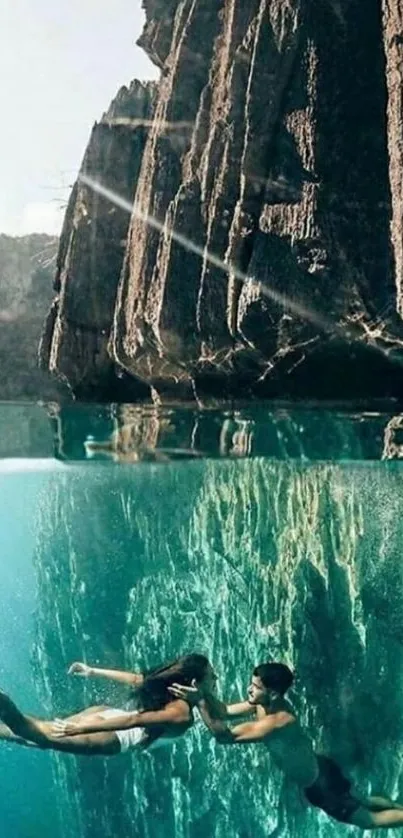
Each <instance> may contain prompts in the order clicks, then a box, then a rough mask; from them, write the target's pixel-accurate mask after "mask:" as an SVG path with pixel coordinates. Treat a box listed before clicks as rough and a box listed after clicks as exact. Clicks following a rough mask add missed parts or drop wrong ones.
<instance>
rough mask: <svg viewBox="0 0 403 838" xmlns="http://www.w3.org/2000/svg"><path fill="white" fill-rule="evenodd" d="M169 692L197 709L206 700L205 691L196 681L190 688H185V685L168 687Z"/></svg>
mask: <svg viewBox="0 0 403 838" xmlns="http://www.w3.org/2000/svg"><path fill="white" fill-rule="evenodd" d="M168 692H170V693H171V695H174V696H175V698H181V699H182V701H187V703H188V704H191V705H192V707H195V706H196V705H197V704H199V702H200V701H201V700H202V698H204V692H203V689H202V687H200V686H197V685H196V681H195V679H193V681H192V682H191V686H190V687H187V686H185V684H172V687H168Z"/></svg>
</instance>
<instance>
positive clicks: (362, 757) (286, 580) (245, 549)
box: [36, 458, 403, 838]
mask: <svg viewBox="0 0 403 838" xmlns="http://www.w3.org/2000/svg"><path fill="white" fill-rule="evenodd" d="M400 483H401V475H400V468H399V464H398V463H374V462H372V463H360V464H353V463H351V464H349V465H348V464H347V463H344V464H343V465H337V464H320V463H318V464H316V465H314V464H311V465H308V464H306V463H305V464H304V463H301V462H300V463H298V462H275V461H268V460H267V459H263V458H252V459H244V460H237V461H235V462H234V461H229V460H226V461H215V460H208V461H206V460H195V461H192V462H187V463H171V464H167V465H164V466H159V465H158V466H156V465H153V464H149V463H143V464H139V465H138V466H137V468H135V469H133V468H131V467H125V466H123V465H121V466H119V467H118V468H105V467H102V466H101V465H100V466H98V465H97V464H96V463H94V464H93V465H92V466H91V468H89V467H87V468H82V467H80V468H78V469H77V468H72V469H68V470H67V471H65V472H64V473H63V474H61V475H57V476H55V481H54V491H53V494H52V495H50V494H49V493H47V495H46V496H43V497H42V498H41V501H40V511H39V517H38V548H37V553H36V567H37V574H38V584H39V607H38V615H37V621H38V640H37V648H36V658H37V661H38V664H40V670H39V669H38V675H39V677H40V680H41V683H42V692H43V698H44V701H45V703H46V705H47V709H48V711H50V710H51V708H52V710H53V711H55V710H56V711H57V712H58V713H60V712H64V711H65V710H67V709H72V708H76V707H78V706H80V705H82V704H89V703H90V702H91V703H92V702H94V701H95V702H97V701H98V700H99V699H100V698H102V700H103V698H104V697H105V695H107V696H108V700H109V701H110V702H112V703H117V702H121V701H122V700H123V697H122V695H121V693H120V692H119V690H115V688H113V689H112V690H110V688H109V689H106V688H105V687H102V688H101V687H100V685H99V684H98V683H96V684H92V683H90V682H85V683H83V682H79V683H78V682H77V681H73V680H68V679H67V678H66V676H65V671H66V668H67V665H68V663H69V662H71V660H74V659H85V660H88V661H90V662H94V663H95V662H97V661H99V662H103V663H104V664H105V665H110V666H123V665H125V666H127V667H139V666H147V665H149V664H152V663H153V662H156V661H159V660H161V659H164V658H172V657H173V656H175V655H176V654H178V653H179V652H181V651H184V650H190V649H199V650H203V651H206V652H207V653H208V654H209V655H210V656H211V658H212V660H213V662H214V665H215V666H216V667H217V669H218V671H219V673H220V675H221V684H220V687H221V689H222V690H223V692H224V693H225V695H226V696H228V698H235V697H236V696H238V695H240V694H242V691H243V688H244V685H245V684H246V682H247V679H248V674H249V671H250V668H251V666H253V664H255V663H256V661H257V660H259V659H261V658H266V657H279V658H281V659H283V660H285V661H287V662H289V663H290V664H291V665H293V666H294V667H295V668H296V672H297V682H296V689H295V698H296V703H297V706H298V707H299V709H300V712H301V713H302V716H303V718H304V720H305V723H306V724H307V725H308V727H309V729H310V731H311V733H312V735H313V736H314V738H315V742H316V744H317V746H318V747H322V748H325V749H326V750H329V751H330V752H331V753H333V754H334V755H335V756H336V757H338V758H339V759H340V760H342V762H343V764H344V765H345V767H346V768H347V769H348V770H350V771H352V772H353V774H354V776H355V777H356V779H357V780H358V782H359V783H360V784H361V786H362V788H365V787H366V786H365V783H366V781H367V779H369V778H371V779H372V781H373V784H374V786H373V787H374V789H376V788H378V789H379V788H380V787H381V786H386V787H387V788H388V791H390V792H391V793H396V791H397V783H398V779H399V770H400V765H399V762H400V758H401V754H400V751H401V748H400V746H399V745H398V743H399V742H400V741H401V740H402V734H403V710H402V708H403V694H402V689H403V688H402V683H403V679H402V672H403V646H402V637H401V628H400V626H401V623H402V615H401V608H400V606H399V597H398V593H397V592H398V591H399V590H401V583H402V579H401V575H402V572H403V571H402V569H401V561H400V557H401V545H402V540H403V516H402V508H401V507H402V502H401V499H400V498H401V492H400ZM379 617H380V618H381V619H379ZM49 758H50V759H52V760H54V765H55V772H56V776H57V778H58V779H57V782H58V783H59V788H60V795H61V800H60V802H61V808H62V810H63V809H65V807H67V805H68V809H69V813H70V814H69V818H68V819H67V820H66V823H65V833H64V834H65V835H66V838H73V836H74V838H75V836H76V835H80V838H98V836H101V835H102V838H109V836H110V838H112V836H116V835H117V834H119V836H125V838H126V836H129V835H133V834H136V836H137V835H138V836H141V838H142V837H143V836H144V838H145V836H147V838H160V836H161V834H164V836H167V838H174V836H175V838H201V836H206V835H209V836H211V837H212V838H224V836H225V838H246V836H247V838H249V836H252V835H253V836H256V837H257V838H263V836H267V835H268V834H270V833H271V831H272V830H273V829H274V828H276V827H278V831H277V832H276V835H277V836H279V838H285V836H289V835H298V836H302V838H304V836H308V835H313V834H315V835H320V836H326V837H327V836H329V838H330V837H331V836H332V837H333V836H341V835H342V834H344V831H345V830H344V827H341V826H340V825H337V824H335V823H332V822H331V821H330V820H328V819H327V818H325V817H324V816H323V817H322V816H321V815H318V814H317V813H315V812H313V811H309V810H305V809H304V808H303V807H302V804H301V802H300V801H299V800H298V799H297V796H296V795H295V794H294V792H293V791H292V790H291V789H288V788H287V787H286V786H285V785H284V784H282V782H281V778H280V777H279V776H278V775H277V773H276V772H275V770H274V769H273V767H272V766H271V765H270V762H269V759H268V756H267V754H266V752H265V749H264V748H263V747H260V748H259V747H256V748H246V749H242V748H239V749H237V748H234V749H225V748H220V747H219V746H216V745H215V744H214V743H212V742H211V741H210V740H209V737H208V735H207V734H206V733H205V732H204V730H203V729H202V728H201V727H199V726H197V728H196V730H194V731H192V732H190V733H189V734H188V735H187V736H186V737H184V739H183V741H181V742H180V743H179V744H178V745H177V746H176V747H175V748H173V749H172V751H170V752H167V751H164V752H163V753H161V754H158V753H156V754H153V755H136V754H134V755H133V757H132V758H130V757H121V758H119V759H116V760H111V759H110V760H105V761H103V760H98V759H97V760H90V759H87V760H85V759H84V758H82V759H81V760H77V761H76V760H75V759H73V758H69V757H65V756H56V757H54V756H53V757H51V756H49ZM255 778H256V781H255ZM342 830H343V831H342Z"/></svg>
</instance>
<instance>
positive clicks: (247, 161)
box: [44, 0, 403, 400]
mask: <svg viewBox="0 0 403 838" xmlns="http://www.w3.org/2000/svg"><path fill="white" fill-rule="evenodd" d="M382 5H383V9H381V2H380V0H326V1H324V0H272V1H271V2H268V0H249V2H248V3H245V2H243V0H215V2H212V1H211V0H170V2H159V0H145V2H144V8H145V12H146V18H147V20H146V25H145V29H144V32H143V35H142V36H141V38H140V44H141V45H142V46H143V47H144V49H145V50H146V52H147V53H148V55H149V56H150V57H151V59H152V60H153V61H154V62H155V64H156V65H157V66H158V67H160V68H161V78H160V82H159V84H158V88H157V92H156V99H155V109H154V115H153V120H152V124H151V127H150V130H149V131H148V135H147V138H146V135H145V132H144V131H143V133H142V135H141V136H142V140H141V141H140V140H139V142H138V144H137V151H136V153H134V154H132V151H128V147H127V142H129V141H128V133H129V134H130V130H129V129H126V130H123V128H122V130H121V133H119V134H116V138H115V139H113V137H115V133H114V131H113V132H112V131H111V130H110V129H106V128H105V126H102V125H101V126H99V127H98V128H97V129H96V131H97V134H96V136H94V137H93V139H92V141H91V144H90V148H92V146H94V144H95V147H96V148H97V149H98V153H97V154H95V156H94V155H92V158H91V164H90V163H89V162H88V161H87V162H85V163H84V171H86V172H88V173H90V174H91V175H93V176H94V178H96V179H98V180H100V181H101V182H102V183H103V184H104V185H106V186H107V187H110V188H111V189H113V190H115V191H116V192H117V193H119V195H122V196H124V197H126V198H129V199H130V200H131V199H134V212H133V217H132V220H131V223H130V227H129V229H128V230H127V227H128V216H127V214H125V213H124V211H121V210H120V209H117V208H114V206H113V205H112V204H109V203H108V202H107V201H106V199H105V198H101V197H97V195H96V194H95V195H94V194H91V193H90V191H89V189H88V187H85V188H84V187H83V186H82V185H79V186H78V187H76V191H75V193H74V194H73V198H72V203H71V205H70V209H69V211H68V213H67V216H66V223H65V231H64V236H63V239H64V245H62V248H61V251H60V254H59V272H60V276H61V277H62V281H61V288H62V290H61V294H60V301H59V303H58V314H57V317H56V315H55V313H54V314H53V315H52V317H51V318H50V320H49V323H48V329H47V350H46V351H45V352H44V362H45V363H48V364H49V365H50V368H51V369H52V370H54V371H55V372H57V373H58V374H59V375H63V376H65V377H66V379H67V380H68V381H69V383H70V386H71V387H72V389H73V391H74V392H75V393H76V395H78V396H82V395H83V394H85V395H86V396H89V395H91V392H92V391H93V393H94V396H98V397H100V396H103V395H104V396H106V397H109V398H112V397H113V396H114V394H115V395H116V374H115V369H118V370H120V371H121V375H123V379H121V387H120V391H119V392H120V394H122V393H123V394H126V395H125V398H126V400H129V399H132V398H134V397H135V395H136V387H137V390H138V392H139V394H142V395H144V394H147V395H150V396H152V397H153V398H154V399H156V398H162V399H164V398H168V397H171V396H175V397H178V398H182V397H185V398H195V397H196V398H198V399H199V400H200V399H203V397H205V396H211V395H220V396H248V397H250V396H279V395H282V396H302V397H315V398H322V397H333V398H335V397H350V396H357V395H358V396H361V397H362V396H369V397H371V396H375V395H376V396H396V395H401V393H402V391H403V387H402V383H403V368H402V360H403V324H402V302H401V297H402V289H401V286H402V281H403V280H402V276H401V274H402V270H403V268H402V264H403V257H402V240H403V239H402V212H401V201H402V199H401V191H402V190H401V183H402V172H403V160H402V158H401V141H400V138H401V129H402V114H401V107H402V106H401V96H400V86H401V78H402V48H403V47H402V35H401V23H402V21H401V10H400V3H399V0H388V2H386V0H384V2H383V4H382ZM200 33H203V38H201V34H200ZM114 130H115V129H114ZM141 130H142V129H140V128H139V129H138V131H141ZM105 133H106V134H107V137H108V140H107V141H106V140H105V139H104V134H105ZM130 136H131V135H130ZM104 143H106V146H105V148H107V149H108V153H107V154H105V150H104ZM121 143H123V145H124V151H123V152H121ZM129 144H130V143H129ZM116 146H117V149H116V150H115V147H116ZM130 149H132V147H131V146H130ZM88 154H89V152H88ZM105 157H107V158H108V163H106V159H105ZM130 166H132V168H130ZM78 193H79V196H80V197H79V198H78V197H77V194H78ZM76 201H77V206H76V203H75V202H76ZM82 204H83V205H84V206H85V208H86V213H87V215H86V217H85V219H81V221H80V222H79V229H78V228H77V225H78V220H77V218H78V216H77V213H78V215H79V214H80V212H81V210H79V207H81V205H82ZM73 205H74V206H76V209H75V210H74V211H75V212H76V220H75V221H73V217H72V216H73ZM98 206H99V207H102V212H101V213H100V214H101V216H102V224H101V223H98V212H99V210H98ZM146 219H148V221H146ZM94 225H95V227H96V228H97V231H98V232H97V234H96V235H94ZM114 225H115V226H114ZM76 228H77V230H76ZM71 236H72V237H73V240H74V253H73V252H68V249H67V246H66V242H67V241H68V240H70V237H71ZM122 239H126V244H125V246H121V245H120V242H121V240H122ZM184 239H186V240H187V241H188V242H189V241H190V242H191V248H190V249H189V247H187V246H186V244H185V242H184ZM105 248H107V250H108V249H111V250H112V251H113V254H114V255H113V258H111V259H110V260H109V256H108V254H107V253H106V252H105ZM119 248H120V249H119ZM91 260H93V261H94V262H95V263H96V265H97V269H96V271H94V270H93V269H92V268H91ZM81 262H82V269H81V267H79V268H78V267H76V266H80V265H81ZM69 272H70V274H71V276H70V275H69ZM105 272H106V273H107V278H106V277H105ZM119 275H120V279H119ZM80 277H81V279H80ZM69 323H70V325H69ZM49 347H50V348H49ZM130 382H131V383H130ZM118 395H119V394H118ZM123 397H124V395H123V396H122V398H123Z"/></svg>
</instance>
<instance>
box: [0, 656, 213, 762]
mask: <svg viewBox="0 0 403 838" xmlns="http://www.w3.org/2000/svg"><path fill="white" fill-rule="evenodd" d="M69 672H70V673H71V674H77V675H101V676H103V677H107V678H113V679H114V680H116V681H119V682H120V683H124V684H127V685H129V686H131V687H134V688H135V689H136V696H137V698H138V703H139V706H141V708H142V709H141V710H139V711H136V712H131V711H130V712H128V711H125V710H119V709H115V708H109V707H107V706H97V707H89V708H87V709H86V710H83V711H82V712H81V713H77V714H75V715H74V716H69V717H68V718H67V719H58V720H55V721H44V720H41V719H38V718H36V717H33V716H28V715H25V714H24V713H22V712H21V711H20V710H19V709H18V707H17V706H16V705H15V704H14V702H13V701H12V700H11V698H9V696H8V695H6V693H4V692H2V691H0V719H1V720H2V721H3V723H4V725H5V726H6V727H5V728H3V731H0V735H1V733H3V735H2V736H1V738H3V739H8V741H11V742H15V743H16V744H20V745H26V744H27V743H34V744H35V745H36V746H37V747H39V748H43V749H50V750H54V751H64V752H65V753H69V754H77V755H79V754H81V755H83V756H113V755H115V754H120V753H124V752H127V751H130V750H132V749H134V748H140V749H146V748H147V749H148V748H150V747H151V746H153V745H154V744H156V743H157V742H158V744H162V743H163V742H169V741H172V740H173V739H175V738H177V737H178V736H181V735H182V734H184V733H186V731H187V730H188V729H189V728H190V727H191V726H192V724H193V715H192V709H191V705H190V703H189V702H188V701H186V700H184V699H181V698H180V699H177V698H175V697H173V696H172V695H171V694H170V693H169V692H168V688H169V687H170V686H172V684H174V683H175V682H179V683H181V684H183V685H187V686H191V685H192V682H194V684H197V685H199V686H201V688H202V689H208V690H212V689H213V686H214V683H215V677H216V676H215V674H214V672H213V669H212V667H211V664H210V663H209V661H208V659H207V658H206V657H204V655H198V654H192V655H184V656H183V657H180V658H178V659H177V660H175V661H173V662H172V663H168V664H165V665H163V666H160V667H157V668H155V669H152V670H150V671H148V672H145V673H129V672H119V671H117V670H98V669H94V668H91V667H86V665H85V664H81V663H77V664H73V666H72V667H70V670H69ZM7 728H8V729H9V730H10V731H11V736H7V733H6V731H7ZM66 734H67V735H66Z"/></svg>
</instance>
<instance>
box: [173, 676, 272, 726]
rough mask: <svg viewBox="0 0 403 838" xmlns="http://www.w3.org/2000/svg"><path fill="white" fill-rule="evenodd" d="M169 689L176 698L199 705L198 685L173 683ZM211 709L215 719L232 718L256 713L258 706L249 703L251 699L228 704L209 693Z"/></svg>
mask: <svg viewBox="0 0 403 838" xmlns="http://www.w3.org/2000/svg"><path fill="white" fill-rule="evenodd" d="M168 690H169V692H170V693H172V695H174V696H175V698H181V699H183V700H184V701H190V702H191V703H192V704H193V705H194V706H195V707H197V706H198V703H199V699H200V694H199V690H198V688H197V687H188V686H185V685H184V684H172V687H168ZM208 702H209V711H210V715H211V717H212V718H215V719H230V718H234V716H246V715H250V714H251V713H253V714H255V713H256V708H255V707H254V706H253V705H252V704H250V703H249V701H238V702H236V703H235V704H226V703H225V702H224V701H220V699H219V698H217V696H216V695H213V694H211V693H210V694H209V696H208Z"/></svg>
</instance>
